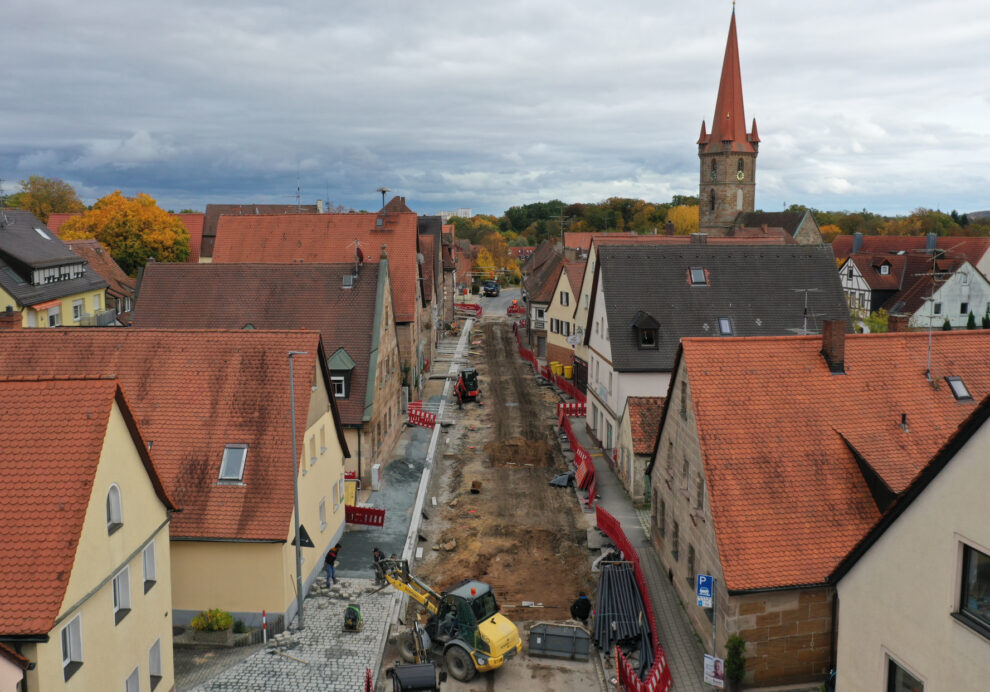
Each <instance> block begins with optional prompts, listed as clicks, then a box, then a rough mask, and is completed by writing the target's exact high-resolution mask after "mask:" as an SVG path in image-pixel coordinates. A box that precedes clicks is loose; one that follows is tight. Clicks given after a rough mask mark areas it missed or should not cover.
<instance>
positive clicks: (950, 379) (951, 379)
mask: <svg viewBox="0 0 990 692" xmlns="http://www.w3.org/2000/svg"><path fill="white" fill-rule="evenodd" d="M945 381H946V382H947V383H948V385H949V391H951V392H952V396H954V397H955V398H956V400H957V401H972V400H973V395H972V394H970V393H969V388H967V387H966V383H965V382H963V381H962V378H961V377H959V376H958V375H949V376H947V377H946V378H945Z"/></svg>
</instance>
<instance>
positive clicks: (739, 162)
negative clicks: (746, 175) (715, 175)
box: [736, 159, 744, 173]
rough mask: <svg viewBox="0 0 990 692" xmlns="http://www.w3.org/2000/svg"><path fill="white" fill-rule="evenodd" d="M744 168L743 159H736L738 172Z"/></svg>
mask: <svg viewBox="0 0 990 692" xmlns="http://www.w3.org/2000/svg"><path fill="white" fill-rule="evenodd" d="M743 169H744V164H743V160H742V159H739V160H738V161H736V170H737V171H738V172H740V173H742V172H743Z"/></svg>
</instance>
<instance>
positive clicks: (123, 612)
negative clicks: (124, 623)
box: [111, 565, 131, 623]
mask: <svg viewBox="0 0 990 692" xmlns="http://www.w3.org/2000/svg"><path fill="white" fill-rule="evenodd" d="M111 591H112V593H113V619H114V622H115V623H119V622H120V621H121V620H123V619H124V618H125V617H127V614H128V613H129V612H131V568H130V567H129V566H128V565H124V568H123V569H122V570H120V571H119V572H117V573H116V574H115V575H113V580H112V582H111Z"/></svg>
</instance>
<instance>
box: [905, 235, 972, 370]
mask: <svg viewBox="0 0 990 692" xmlns="http://www.w3.org/2000/svg"><path fill="white" fill-rule="evenodd" d="M961 244H962V243H957V244H956V245H953V246H952V247H951V248H948V249H947V250H942V251H939V249H938V247H935V248H934V249H933V250H932V270H931V272H925V273H924V274H915V276H930V277H931V278H932V293H931V295H929V296H925V297H924V301H925V302H926V303H928V305H929V306H930V307H929V308H928V363H927V364H926V366H925V379H926V380H928V381H929V382H931V383H932V384H934V383H935V380H934V379H933V378H932V331H933V329H932V327H933V326H934V324H935V308H934V307H932V306H934V303H935V294H936V293H938V287H937V284H940V283H943V284H944V283H945V282H946V281H948V280H949V278H948V277H945V278H941V277H939V273H938V258H939V256H942V257H947V256H948V252H949V250H954V249H956V248H957V247H959V245H961Z"/></svg>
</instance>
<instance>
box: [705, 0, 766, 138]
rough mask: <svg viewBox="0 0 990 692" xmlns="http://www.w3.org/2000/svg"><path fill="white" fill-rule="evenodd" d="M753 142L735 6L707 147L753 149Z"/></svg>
mask: <svg viewBox="0 0 990 692" xmlns="http://www.w3.org/2000/svg"><path fill="white" fill-rule="evenodd" d="M750 141H751V140H750V138H748V137H747V136H746V113H745V110H744V108H743V93H742V74H741V72H740V69H739V44H738V42H737V40H736V8H735V7H734V6H733V8H732V21H731V23H730V24H729V39H728V41H727V42H726V44H725V58H724V59H723V60H722V78H721V79H720V80H719V84H718V98H717V99H716V100H715V117H714V118H712V132H711V134H710V135H709V136H708V147H707V150H708V151H726V150H728V151H754V149H753V146H752V144H750ZM757 141H759V140H757ZM726 145H727V147H726Z"/></svg>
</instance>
